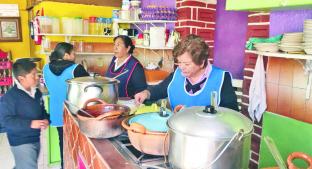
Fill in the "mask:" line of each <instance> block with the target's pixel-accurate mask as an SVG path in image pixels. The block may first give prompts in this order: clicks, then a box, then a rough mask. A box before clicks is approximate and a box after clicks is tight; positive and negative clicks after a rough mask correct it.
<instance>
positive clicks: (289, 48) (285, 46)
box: [279, 32, 303, 52]
mask: <svg viewBox="0 0 312 169" xmlns="http://www.w3.org/2000/svg"><path fill="white" fill-rule="evenodd" d="M302 37H303V33H302V32H293V33H284V35H283V38H282V40H281V44H280V45H279V49H280V50H281V51H284V52H302V51H303V48H302V40H303V39H302Z"/></svg>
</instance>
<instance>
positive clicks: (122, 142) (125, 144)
mask: <svg viewBox="0 0 312 169" xmlns="http://www.w3.org/2000/svg"><path fill="white" fill-rule="evenodd" d="M111 141H112V142H113V143H115V144H114V145H117V147H116V148H117V149H118V148H119V150H121V151H122V152H124V153H122V154H123V155H126V156H128V157H130V159H131V160H132V161H133V162H135V163H136V164H138V165H139V166H140V167H141V168H143V169H168V168H169V167H168V166H169V164H168V163H165V157H164V156H157V155H150V154H145V153H142V152H140V151H138V150H137V149H135V148H134V147H133V145H132V144H131V143H130V140H129V138H128V135H127V134H126V133H124V134H122V135H120V136H118V137H116V138H113V139H111Z"/></svg>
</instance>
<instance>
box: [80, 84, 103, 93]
mask: <svg viewBox="0 0 312 169" xmlns="http://www.w3.org/2000/svg"><path fill="white" fill-rule="evenodd" d="M89 87H97V88H99V89H100V90H101V92H100V93H102V92H103V88H102V87H101V86H99V85H97V84H90V85H87V86H86V87H85V88H84V89H83V91H84V92H85V93H86V92H87V90H88V88H89Z"/></svg>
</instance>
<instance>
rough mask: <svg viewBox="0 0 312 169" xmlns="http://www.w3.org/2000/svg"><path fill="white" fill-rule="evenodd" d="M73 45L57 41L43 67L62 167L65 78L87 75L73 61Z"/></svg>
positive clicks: (82, 68) (80, 66)
mask: <svg viewBox="0 0 312 169" xmlns="http://www.w3.org/2000/svg"><path fill="white" fill-rule="evenodd" d="M74 60H75V54H74V47H73V45H72V44H70V43H65V42H61V43H58V44H57V45H56V47H55V49H54V51H53V52H52V53H51V55H50V63H49V64H46V65H44V67H43V78H44V81H45V84H46V86H47V88H48V91H49V95H50V119H51V124H50V125H51V126H54V127H56V128H57V131H58V135H59V144H60V152H61V153H60V154H61V165H62V168H63V103H64V101H65V99H66V92H67V84H66V80H68V79H72V78H75V77H82V76H89V73H88V72H87V71H86V70H85V69H84V67H83V66H82V65H80V64H76V63H75V62H74Z"/></svg>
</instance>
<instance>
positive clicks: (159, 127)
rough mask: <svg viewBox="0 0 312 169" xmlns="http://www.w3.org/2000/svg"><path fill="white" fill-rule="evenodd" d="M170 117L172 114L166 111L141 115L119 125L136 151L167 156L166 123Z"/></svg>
mask: <svg viewBox="0 0 312 169" xmlns="http://www.w3.org/2000/svg"><path fill="white" fill-rule="evenodd" d="M164 111H165V112H164ZM171 115H172V112H170V111H168V110H162V111H161V112H149V113H143V114H138V115H135V116H132V117H128V118H126V119H125V120H123V121H122V123H121V124H122V126H123V127H124V128H125V129H126V130H127V131H128V136H129V140H130V142H131V144H132V145H133V146H134V147H135V148H136V149H137V150H138V151H140V152H142V153H145V154H152V155H167V154H168V150H169V138H168V134H167V131H168V127H167V125H166V123H167V120H168V119H169V117H170V116H171Z"/></svg>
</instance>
